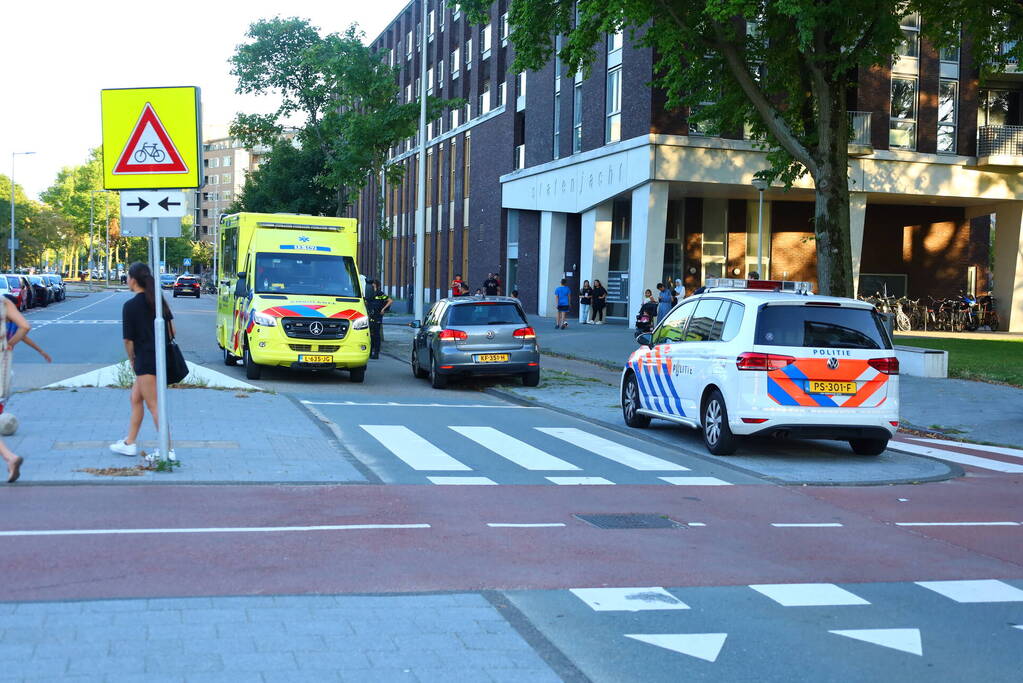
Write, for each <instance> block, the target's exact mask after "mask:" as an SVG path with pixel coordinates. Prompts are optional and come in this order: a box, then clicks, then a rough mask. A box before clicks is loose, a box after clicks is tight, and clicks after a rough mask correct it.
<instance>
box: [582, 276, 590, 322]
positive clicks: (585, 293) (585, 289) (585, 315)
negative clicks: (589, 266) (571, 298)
mask: <svg viewBox="0 0 1023 683" xmlns="http://www.w3.org/2000/svg"><path fill="white" fill-rule="evenodd" d="M592 296H593V287H590V281H589V280H583V286H582V287H580V288H579V322H580V323H582V324H583V325H589V324H590V300H591V299H590V298H591V297H592Z"/></svg>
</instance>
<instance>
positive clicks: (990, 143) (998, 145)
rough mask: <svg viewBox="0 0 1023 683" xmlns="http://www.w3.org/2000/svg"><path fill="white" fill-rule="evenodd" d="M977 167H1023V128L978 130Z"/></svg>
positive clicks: (1005, 127)
mask: <svg viewBox="0 0 1023 683" xmlns="http://www.w3.org/2000/svg"><path fill="white" fill-rule="evenodd" d="M977 166H979V167H985V166H1009V167H1015V168H1017V169H1018V168H1019V167H1021V166H1023V126H981V127H980V128H978V129H977Z"/></svg>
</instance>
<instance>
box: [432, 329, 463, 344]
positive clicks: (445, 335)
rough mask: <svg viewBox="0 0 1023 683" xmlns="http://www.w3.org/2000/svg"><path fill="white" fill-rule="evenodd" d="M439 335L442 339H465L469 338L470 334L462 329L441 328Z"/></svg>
mask: <svg viewBox="0 0 1023 683" xmlns="http://www.w3.org/2000/svg"><path fill="white" fill-rule="evenodd" d="M437 337H438V339H440V340H441V341H465V340H466V339H468V338H469V334H468V333H467V332H463V331H462V330H441V331H440V334H439V335H437Z"/></svg>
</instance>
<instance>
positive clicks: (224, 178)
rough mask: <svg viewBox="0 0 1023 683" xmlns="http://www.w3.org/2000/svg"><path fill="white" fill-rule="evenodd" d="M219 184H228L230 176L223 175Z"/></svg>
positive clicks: (227, 174)
mask: <svg viewBox="0 0 1023 683" xmlns="http://www.w3.org/2000/svg"><path fill="white" fill-rule="evenodd" d="M220 182H221V183H223V184H225V185H226V184H227V183H230V182H231V174H230V173H225V174H224V175H222V176H220Z"/></svg>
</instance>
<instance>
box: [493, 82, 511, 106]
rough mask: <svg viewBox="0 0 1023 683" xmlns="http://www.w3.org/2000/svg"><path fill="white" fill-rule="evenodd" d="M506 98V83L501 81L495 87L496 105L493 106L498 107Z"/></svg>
mask: <svg viewBox="0 0 1023 683" xmlns="http://www.w3.org/2000/svg"><path fill="white" fill-rule="evenodd" d="M507 96H508V83H506V82H505V81H501V83H500V84H499V85H498V86H497V104H496V105H495V106H498V107H500V106H501V105H502V104H504V100H505V98H506V97H507Z"/></svg>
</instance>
